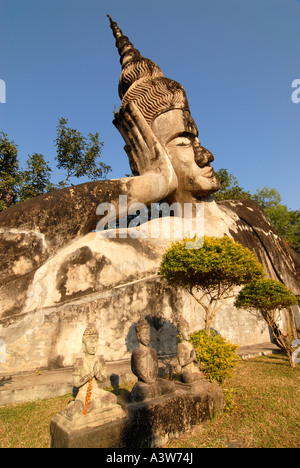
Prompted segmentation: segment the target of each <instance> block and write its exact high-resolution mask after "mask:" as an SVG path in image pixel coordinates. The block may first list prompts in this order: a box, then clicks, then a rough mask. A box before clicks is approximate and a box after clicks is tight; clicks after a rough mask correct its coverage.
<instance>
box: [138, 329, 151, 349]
mask: <svg viewBox="0 0 300 468" xmlns="http://www.w3.org/2000/svg"><path fill="white" fill-rule="evenodd" d="M137 339H138V341H139V342H140V343H141V344H142V345H144V346H148V344H149V343H150V327H146V326H144V327H141V328H140V330H139V331H138V333H137Z"/></svg>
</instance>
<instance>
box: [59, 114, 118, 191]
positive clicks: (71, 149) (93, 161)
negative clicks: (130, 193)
mask: <svg viewBox="0 0 300 468" xmlns="http://www.w3.org/2000/svg"><path fill="white" fill-rule="evenodd" d="M67 122H68V120H67V119H64V118H63V117H62V118H61V119H60V120H59V123H58V126H57V138H56V140H55V143H56V148H57V155H56V160H57V162H58V163H57V167H58V168H59V169H64V170H65V171H66V176H65V179H64V180H63V181H61V182H60V183H59V186H60V187H61V188H64V187H65V186H66V185H67V184H68V183H70V178H71V177H77V178H80V177H83V176H87V177H88V178H89V179H91V180H96V179H99V178H102V177H103V176H105V175H106V174H107V173H108V172H109V171H110V170H111V168H110V166H108V165H107V164H104V163H103V162H101V161H99V159H100V156H101V149H102V147H103V142H100V140H99V133H95V134H92V133H89V135H88V138H85V137H84V136H82V134H81V133H80V132H78V130H74V129H72V128H67V127H66V124H67Z"/></svg>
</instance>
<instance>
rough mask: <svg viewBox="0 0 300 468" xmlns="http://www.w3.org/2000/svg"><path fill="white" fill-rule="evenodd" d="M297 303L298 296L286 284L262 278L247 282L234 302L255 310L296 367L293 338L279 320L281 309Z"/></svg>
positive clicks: (239, 307) (238, 306) (240, 306)
mask: <svg viewBox="0 0 300 468" xmlns="http://www.w3.org/2000/svg"><path fill="white" fill-rule="evenodd" d="M297 303H298V300H297V298H296V296H294V295H293V294H292V293H291V291H290V290H289V289H288V288H287V287H286V286H285V285H284V284H282V283H279V282H278V281H275V280H273V279H260V280H257V281H254V282H253V283H250V284H247V285H246V286H244V288H243V289H242V290H241V291H240V292H239V294H238V296H237V298H236V300H235V303H234V305H235V307H237V308H238V309H247V310H249V311H250V312H253V313H254V314H255V315H256V316H258V317H260V318H262V319H263V320H264V321H265V322H266V323H267V324H268V325H269V327H270V329H271V332H272V335H273V338H274V341H275V343H276V344H277V346H279V348H280V349H281V350H282V351H283V352H284V353H285V354H286V355H287V356H288V358H289V363H290V365H291V366H292V367H295V363H294V362H293V359H292V354H293V349H292V341H293V340H292V339H290V338H289V337H288V336H285V335H284V334H283V333H282V331H281V330H280V328H279V326H278V323H277V322H278V320H279V318H280V315H279V311H280V310H282V309H286V308H288V307H291V306H292V305H295V304H297ZM259 313H260V314H261V315H259Z"/></svg>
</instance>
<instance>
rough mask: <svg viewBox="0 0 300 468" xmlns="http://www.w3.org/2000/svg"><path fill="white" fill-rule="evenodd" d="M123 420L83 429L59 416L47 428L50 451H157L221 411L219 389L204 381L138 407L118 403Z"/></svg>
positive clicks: (137, 405) (102, 421)
mask: <svg viewBox="0 0 300 468" xmlns="http://www.w3.org/2000/svg"><path fill="white" fill-rule="evenodd" d="M119 401H120V403H121V404H122V407H123V409H124V410H125V412H126V417H120V418H119V419H115V420H113V421H111V422H106V421H105V420H100V421H99V422H98V423H96V422H94V423H93V425H86V426H85V427H84V426H82V425H79V426H78V427H76V429H75V428H74V426H75V424H74V423H73V424H72V426H73V427H71V425H70V424H69V423H66V421H65V419H66V418H65V417H64V416H63V414H58V415H56V416H55V417H54V418H53V419H52V421H51V425H50V447H51V448H150V447H160V446H162V445H163V444H165V443H166V442H167V441H168V440H169V439H172V438H175V437H179V436H180V435H182V434H183V433H184V432H186V431H187V430H189V429H191V428H192V427H193V426H194V425H196V424H200V423H202V422H204V421H206V420H207V419H210V418H212V417H213V416H215V415H216V414H218V413H219V412H221V411H222V409H223V407H224V397H223V393H222V390H221V388H220V387H219V385H212V384H210V383H209V382H208V381H203V382H201V383H200V384H193V385H186V384H181V383H179V382H178V383H176V391H175V392H173V393H170V394H167V395H164V396H161V397H158V398H153V399H151V400H147V401H144V402H140V403H129V402H128V401H127V402H126V401H121V400H119Z"/></svg>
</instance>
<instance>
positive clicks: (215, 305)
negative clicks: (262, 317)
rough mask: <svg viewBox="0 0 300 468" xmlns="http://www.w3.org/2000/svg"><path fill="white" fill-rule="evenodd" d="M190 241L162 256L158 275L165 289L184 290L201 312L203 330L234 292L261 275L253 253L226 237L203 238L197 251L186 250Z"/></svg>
mask: <svg viewBox="0 0 300 468" xmlns="http://www.w3.org/2000/svg"><path fill="white" fill-rule="evenodd" d="M191 241H193V242H195V238H194V239H187V238H185V239H183V240H182V241H178V242H176V243H173V244H172V246H171V248H170V249H168V250H167V251H166V253H165V254H164V256H163V259H162V262H161V265H160V269H159V274H161V275H162V276H163V277H164V278H166V280H167V282H168V284H169V285H171V286H173V287H182V288H184V289H186V290H187V291H188V292H189V293H190V294H191V295H192V296H193V298H194V299H195V300H196V301H197V302H198V303H199V304H200V305H201V306H202V307H203V308H204V310H205V329H206V331H207V333H208V335H210V328H211V325H212V322H213V320H214V318H215V316H216V314H217V312H218V311H219V310H220V309H221V307H222V306H223V305H224V304H225V303H226V301H227V300H228V299H229V298H231V297H234V295H235V294H234V288H235V287H236V286H240V285H244V284H246V283H249V282H251V281H254V280H256V279H259V278H262V277H263V275H264V270H263V266H262V265H261V264H260V263H259V262H258V260H257V258H256V256H255V254H254V253H252V252H251V251H250V250H249V249H247V248H245V247H243V246H242V245H240V244H239V243H237V242H234V241H233V240H232V239H230V238H229V237H227V236H225V237H222V238H218V237H207V236H204V242H203V245H202V247H201V248H198V249H188V248H187V246H188V243H189V242H191Z"/></svg>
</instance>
